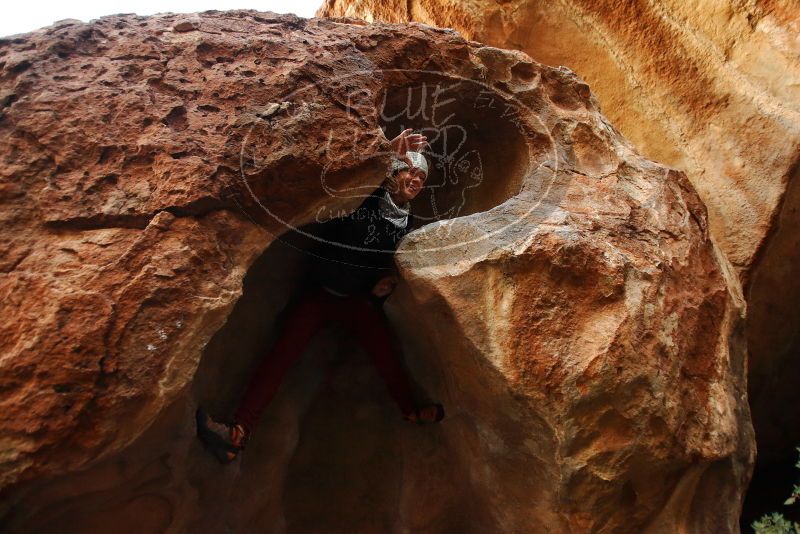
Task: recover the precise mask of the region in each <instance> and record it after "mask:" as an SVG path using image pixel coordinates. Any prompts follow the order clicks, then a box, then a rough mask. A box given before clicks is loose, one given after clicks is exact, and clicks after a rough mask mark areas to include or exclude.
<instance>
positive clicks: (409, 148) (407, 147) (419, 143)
mask: <svg viewBox="0 0 800 534" xmlns="http://www.w3.org/2000/svg"><path fill="white" fill-rule="evenodd" d="M413 131H414V130H413V128H406V129H405V130H403V131H402V132H400V135H398V136H397V137H395V138H394V139H392V140H391V141H389V145H391V147H392V150H393V151H394V153H395V155H396V156H397V157H398V158H399V159H401V160H403V161H405V162H406V163H407V164H408V166H409V167H410V166H411V162H410V161H408V158H407V156H406V152H419V151H420V150H421V149H423V148H425V146H426V145H427V144H428V138H427V137H425V136H424V135H422V134H415V133H412V132H413Z"/></svg>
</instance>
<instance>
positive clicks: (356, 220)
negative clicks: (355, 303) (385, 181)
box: [311, 187, 413, 295]
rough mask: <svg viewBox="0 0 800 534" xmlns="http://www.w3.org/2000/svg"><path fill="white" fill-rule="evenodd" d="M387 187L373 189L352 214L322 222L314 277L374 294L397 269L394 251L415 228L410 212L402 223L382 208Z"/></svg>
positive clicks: (315, 250)
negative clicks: (397, 224)
mask: <svg viewBox="0 0 800 534" xmlns="http://www.w3.org/2000/svg"><path fill="white" fill-rule="evenodd" d="M385 191H386V190H385V189H384V188H383V187H379V188H378V189H376V190H375V191H373V192H372V193H371V194H370V195H369V196H368V197H367V198H366V199H365V200H364V202H363V203H362V204H361V205H360V206H359V207H358V208H357V209H356V210H355V211H354V212H353V213H351V214H350V215H347V216H345V217H339V218H337V219H332V220H330V221H327V222H325V223H323V224H321V225H320V231H319V232H318V233H317V235H318V236H319V237H320V238H321V241H317V242H316V243H315V245H314V247H313V249H312V252H313V254H314V258H313V265H312V270H311V273H312V278H313V280H314V281H315V282H316V283H318V284H320V285H322V286H324V287H328V288H330V289H332V290H333V291H336V292H337V293H343V294H346V295H354V294H370V293H371V291H372V288H373V287H374V286H375V284H376V283H377V282H378V280H380V279H381V278H383V277H384V276H386V275H387V274H390V273H392V272H393V271H394V251H395V249H396V248H397V245H398V244H399V243H400V240H401V239H402V238H403V236H405V235H406V234H407V233H408V232H409V231H410V230H411V228H412V225H413V215H412V214H411V213H409V214H408V222H407V224H406V226H405V227H402V228H401V227H398V226H396V225H395V224H394V223H392V222H391V221H389V220H388V219H386V218H384V217H383V216H382V215H381V212H380V204H379V201H380V199H381V197H382V196H383V194H384V193H385Z"/></svg>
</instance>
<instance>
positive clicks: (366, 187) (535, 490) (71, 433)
mask: <svg viewBox="0 0 800 534" xmlns="http://www.w3.org/2000/svg"><path fill="white" fill-rule="evenodd" d="M196 17H197V18H196V20H197V21H198V24H199V25H200V28H202V31H189V32H173V31H169V30H170V29H171V28H173V27H175V26H176V24H178V23H179V21H181V20H184V19H185V16H180V17H179V16H177V15H158V16H153V17H136V16H132V15H120V16H112V17H104V18H102V19H99V20H97V21H94V22H92V23H91V24H78V23H74V22H70V23H68V24H62V25H55V26H53V27H51V28H48V29H45V30H40V31H37V32H33V33H31V34H27V35H23V36H19V37H15V38H14V39H10V40H5V41H4V42H3V43H2V45H0V54H2V56H0V58H1V59H0V61H2V62H4V70H3V73H2V78H0V94H3V95H6V96H5V97H4V100H3V101H4V102H5V104H4V108H3V110H2V113H3V115H2V119H1V120H0V133H2V135H0V147H2V149H1V150H0V154H2V158H3V165H0V186H1V187H2V189H0V200H1V201H2V203H1V204H0V214H2V217H3V220H4V224H5V227H6V231H5V232H4V233H3V235H2V243H3V248H2V250H4V251H5V252H4V256H3V257H2V258H0V264H2V265H3V274H2V277H0V294H2V297H3V303H4V306H3V310H4V312H5V313H4V317H5V321H4V322H3V326H2V335H1V336H0V347H2V351H1V352H0V353H1V354H2V359H0V391H2V396H0V410H1V411H0V413H2V414H3V418H2V420H1V421H0V425H2V426H1V428H0V436H2V438H0V439H2V445H3V446H2V451H3V454H2V459H0V465H2V472H1V473H0V474H1V475H2V478H1V479H0V481H1V482H2V488H3V490H2V495H3V497H4V498H3V499H2V500H0V502H2V503H3V506H2V508H0V514H1V515H2V517H3V521H4V523H5V524H6V525H9V526H10V528H11V529H16V530H18V531H22V530H28V531H30V530H37V529H40V530H48V529H50V530H52V529H54V528H60V529H61V530H67V531H69V530H70V529H72V531H76V532H80V531H84V532H85V531H90V530H96V529H98V528H101V527H100V526H102V525H109V524H120V525H122V524H124V525H127V524H130V525H133V527H132V528H133V529H134V530H138V531H141V530H146V531H165V530H169V531H191V532H219V531H222V530H225V529H229V530H231V531H238V532H242V531H249V530H258V531H263V530H271V529H275V530H297V531H308V530H313V529H320V528H325V529H327V530H343V531H344V530H346V531H394V530H403V531H414V532H426V531H427V532H442V531H483V532H485V531H495V532H496V531H509V532H524V531H540V530H542V531H543V530H549V531H570V530H604V531H622V530H628V531H646V530H648V529H649V531H660V530H670V531H672V530H680V529H684V530H687V531H688V530H697V531H704V530H709V529H710V528H711V527H710V525H714V528H715V529H716V530H722V531H735V530H736V528H737V527H736V524H737V523H736V522H737V515H738V511H739V507H740V501H741V496H742V491H743V488H744V487H745V486H746V484H747V481H748V478H749V473H750V469H751V466H752V460H753V448H754V445H753V438H752V428H751V424H750V419H749V411H748V406H747V395H746V391H745V377H744V372H745V345H744V341H743V340H742V339H741V337H742V336H741V327H742V322H741V319H742V309H743V303H742V302H743V301H742V297H741V294H740V290H739V285H738V281H737V280H736V277H735V276H734V275H733V274H732V272H733V271H732V268H731V267H730V265H729V264H728V263H727V260H726V259H725V258H724V256H723V255H722V254H721V253H720V252H719V251H718V250H717V249H716V247H715V245H714V243H713V242H712V241H711V239H710V237H709V231H708V227H709V223H708V220H707V215H706V209H705V207H704V205H703V204H702V202H701V200H700V198H699V196H698V194H697V193H696V192H695V190H694V188H693V187H692V185H691V184H690V182H689V181H688V180H687V179H686V177H685V175H684V174H683V173H681V172H679V171H675V170H672V169H669V168H667V167H665V166H663V165H660V164H656V163H653V162H651V161H649V160H647V159H645V158H643V157H642V156H641V155H639V154H638V153H637V152H636V150H635V149H634V148H633V146H632V145H631V144H630V143H629V142H628V141H627V140H626V139H625V138H624V137H622V135H620V134H619V132H618V131H617V130H616V129H615V128H614V127H613V126H612V125H611V124H610V123H609V122H608V120H607V119H606V118H604V117H603V116H602V115H601V114H600V112H599V109H598V105H597V101H596V99H595V97H594V95H593V94H592V93H591V91H590V90H589V88H588V86H587V85H586V83H584V82H583V80H581V79H580V78H579V77H578V76H576V75H575V74H574V73H573V72H571V71H570V70H568V69H565V68H551V67H546V66H544V65H541V64H538V63H536V62H534V61H532V60H531V59H530V58H529V57H528V56H527V55H525V54H523V53H520V52H511V51H504V50H500V49H497V48H492V47H489V46H484V45H481V44H480V43H476V42H467V41H465V40H463V39H462V38H461V37H460V36H458V35H457V34H455V33H454V32H452V31H449V30H441V29H436V28H432V27H429V26H425V25H418V24H414V25H391V24H363V23H361V22H356V21H353V23H350V22H348V21H343V20H324V19H311V20H305V19H300V18H297V17H294V16H278V15H275V14H272V13H258V12H254V11H232V12H224V13H217V12H215V13H205V14H200V15H197V16H196ZM192 20H195V19H192ZM405 127H412V128H416V129H422V130H423V131H426V132H427V133H428V134H429V135H428V137H429V139H430V140H431V149H430V153H429V158H430V159H431V174H430V176H429V177H428V181H427V182H426V193H425V194H424V195H421V196H420V197H419V199H418V202H417V203H416V204H415V205H414V212H415V214H417V215H418V216H419V217H420V218H421V220H422V221H423V222H426V223H428V224H425V226H423V227H421V228H419V229H417V230H416V231H414V232H412V233H411V234H409V235H408V236H407V237H406V238H405V239H404V241H403V242H402V244H401V246H400V249H399V250H398V253H397V263H398V265H399V267H400V270H401V273H402V275H403V280H402V281H401V283H400V284H399V286H398V288H397V289H396V293H395V294H394V295H393V296H392V297H390V299H389V300H388V301H387V303H386V309H387V313H388V314H389V315H390V317H391V318H392V320H393V321H394V323H395V326H396V327H397V329H398V332H400V334H401V338H402V343H403V347H404V349H405V353H406V355H407V363H408V367H409V369H410V370H411V372H412V374H413V375H414V376H415V377H416V379H417V381H418V382H419V386H420V387H421V388H422V389H424V390H425V391H426V392H427V394H429V395H430V396H432V397H436V398H437V399H440V400H441V401H442V402H443V403H444V405H445V407H446V410H447V413H448V417H447V418H446V419H445V421H443V422H442V424H441V425H438V426H436V427H422V428H416V427H413V428H411V427H410V426H408V425H406V424H405V423H404V422H403V421H402V419H401V418H400V416H399V414H398V413H397V411H396V408H395V407H394V406H392V405H391V402H390V401H389V400H388V398H387V397H386V393H385V391H384V390H383V387H382V384H381V383H380V381H379V380H378V379H377V377H376V376H375V375H374V371H373V370H372V369H371V367H370V366H369V362H367V361H366V360H365V358H364V356H363V354H360V353H359V352H358V351H353V350H350V347H349V346H348V345H345V348H344V349H340V352H339V353H338V354H341V355H344V356H345V357H344V358H342V359H341V361H339V360H335V359H334V360H331V361H329V360H324V361H322V362H321V361H320V358H328V357H329V355H330V354H332V353H333V351H332V350H331V344H330V343H331V341H332V340H333V338H330V337H323V338H322V339H321V341H320V342H319V343H316V344H314V345H313V347H312V348H310V350H309V353H308V359H306V360H304V362H303V363H302V364H300V365H299V366H298V368H297V369H295V370H294V371H293V373H292V374H291V375H290V376H288V377H287V381H286V383H285V385H284V389H283V393H282V395H281V396H280V398H279V399H277V400H276V402H275V404H274V406H271V408H270V411H269V413H268V414H267V416H266V417H265V421H264V422H263V424H262V425H261V426H260V427H259V429H258V430H257V431H256V433H255V435H254V439H253V441H252V442H251V443H249V444H248V449H247V451H246V452H245V453H244V454H243V458H242V460H241V463H240V464H238V465H239V470H237V468H236V466H229V467H227V468H225V470H223V468H221V467H220V466H218V465H217V464H215V463H214V461H213V459H211V458H210V456H209V455H207V454H206V453H205V451H203V450H202V449H201V447H200V445H199V442H198V441H197V440H196V438H195V436H194V429H193V428H192V418H191V414H192V412H193V408H194V406H195V405H196V403H197V402H204V403H212V404H214V411H215V412H220V413H222V412H225V411H228V410H230V408H231V407H232V405H233V404H234V403H235V402H236V400H237V395H238V394H239V393H240V392H241V387H242V385H243V383H244V382H245V380H246V377H247V374H248V371H249V369H251V368H252V366H253V365H254V364H255V363H256V362H257V359H258V357H259V356H260V355H261V354H262V353H263V350H264V345H265V343H266V341H265V340H266V338H267V337H269V336H267V335H266V334H267V333H268V332H270V329H271V328H272V327H273V325H274V324H275V318H276V315H277V313H278V312H279V311H280V309H281V307H282V306H283V304H284V303H285V302H286V300H287V298H288V297H289V295H290V293H291V287H292V285H293V284H297V283H301V275H302V267H303V262H304V256H303V254H302V252H300V251H298V250H295V249H292V248H290V247H285V245H284V244H283V243H282V242H280V241H279V240H276V239H275V235H277V234H280V233H284V232H286V230H287V229H296V228H299V227H301V226H302V225H305V224H306V223H314V221H315V220H318V217H319V214H320V213H336V212H340V211H342V210H352V209H353V208H355V207H356V206H357V205H358V204H359V202H360V201H359V198H362V197H363V194H364V192H369V191H371V190H372V189H374V188H375V187H376V186H377V185H378V184H380V182H381V181H382V180H383V177H384V176H385V172H386V169H387V165H388V161H389V157H388V154H387V150H388V143H387V141H386V136H389V137H391V136H393V135H395V134H396V133H397V132H398V131H399V130H400V129H402V128H405ZM381 128H383V129H385V130H386V135H384V133H383V132H382V130H381ZM426 129H427V130H426ZM359 195H361V196H359ZM303 228H308V227H306V226H303ZM295 234H296V231H295V230H292V231H291V232H288V233H286V234H285V235H286V236H292V235H295ZM287 239H288V237H287ZM299 248H300V249H302V247H299ZM245 273H248V276H247V278H246V279H245ZM243 279H245V281H244V290H243ZM278 324H279V323H278ZM326 362H327V363H329V364H331V365H332V371H330V372H329V373H328V375H325V376H323V373H322V371H321V370H320V364H321V363H326ZM331 362H332V363H331ZM320 382H322V383H323V387H322V388H321V392H319V391H320V387H319V386H320V384H319V383H320ZM322 525H324V527H323V526H322ZM120 530H124V528H123V527H122V526H121V527H120Z"/></svg>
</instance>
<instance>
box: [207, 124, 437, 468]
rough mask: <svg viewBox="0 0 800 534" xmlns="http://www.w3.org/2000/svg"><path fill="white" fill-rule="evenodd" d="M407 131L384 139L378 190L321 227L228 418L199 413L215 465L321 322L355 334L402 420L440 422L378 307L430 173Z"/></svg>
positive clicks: (237, 446) (234, 448)
mask: <svg viewBox="0 0 800 534" xmlns="http://www.w3.org/2000/svg"><path fill="white" fill-rule="evenodd" d="M412 132H413V130H411V129H407V130H404V131H403V132H401V133H400V135H398V136H397V137H395V138H394V139H392V140H391V141H390V145H391V147H392V151H393V157H392V163H391V167H390V170H389V173H388V175H387V177H386V179H385V180H384V181H383V183H382V184H381V185H380V187H378V188H377V189H376V190H375V191H374V192H373V193H371V194H370V195H369V196H368V197H367V198H366V200H364V202H363V203H362V204H361V206H360V207H359V208H357V209H356V210H355V211H354V212H353V213H352V214H350V215H347V216H344V217H340V218H336V219H332V220H331V221H328V222H325V223H323V224H322V225H321V228H322V231H321V233H320V236H319V237H320V238H321V239H320V241H319V242H318V244H317V245H316V247H315V249H314V256H315V261H314V263H313V268H312V270H311V272H312V283H311V284H308V285H307V286H306V287H305V288H304V290H303V292H302V293H301V294H300V295H299V298H298V299H297V300H296V301H295V302H294V303H293V304H290V305H289V306H288V307H287V310H286V312H287V313H286V317H285V323H284V324H283V328H282V331H281V334H280V336H279V338H278V340H277V341H276V342H275V344H274V345H273V347H272V350H271V351H270V354H269V355H268V356H267V357H266V358H265V359H264V360H263V362H262V363H261V364H260V366H259V367H258V369H257V370H256V372H255V374H254V375H253V377H252V378H251V380H250V384H249V385H248V387H247V390H246V391H245V393H244V395H243V397H242V399H241V401H240V403H239V406H238V408H237V410H236V413H235V415H234V417H233V421H232V422H230V423H225V422H220V421H217V420H215V419H214V418H212V417H210V416H209V415H208V413H207V412H206V411H205V410H204V409H203V408H202V407H200V408H198V409H197V412H196V422H197V435H198V437H199V438H200V439H201V440H202V441H203V443H204V444H205V446H206V447H207V448H208V449H209V450H210V451H211V452H212V453H213V454H214V456H216V458H217V459H218V460H219V461H220V462H221V463H228V462H231V461H232V460H234V459H235V458H236V456H237V454H238V452H239V451H241V450H243V449H244V447H245V445H246V443H247V441H248V440H249V438H250V436H251V435H252V432H253V430H254V429H255V426H256V422H257V421H258V419H259V417H260V415H261V413H262V412H263V411H264V409H265V408H266V406H267V405H268V404H269V402H270V400H272V398H273V397H274V396H275V394H276V393H277V390H278V387H279V386H280V383H281V380H282V378H283V376H284V375H285V374H286V372H287V371H288V370H289V369H290V368H291V366H292V365H293V364H294V363H295V362H296V361H297V360H298V359H299V358H300V356H301V355H302V353H303V350H304V348H305V347H306V345H307V344H308V342H309V341H310V340H311V338H312V337H313V336H314V334H315V333H316V332H317V331H319V330H320V329H321V328H322V327H324V326H326V325H327V324H335V325H337V326H339V327H342V328H344V329H346V330H348V331H349V332H350V333H352V334H353V335H354V336H355V338H356V340H357V341H358V342H359V344H360V345H361V347H362V348H363V349H364V350H365V351H366V352H367V354H368V355H369V356H370V358H371V360H372V362H373V364H374V365H375V367H376V369H377V371H378V373H379V374H380V376H381V378H382V379H383V380H384V383H385V384H386V387H387V389H388V390H389V393H390V395H391V396H392V398H393V400H394V401H395V403H396V404H397V405H398V407H399V408H400V411H401V413H402V415H403V417H404V419H405V420H406V421H409V422H413V423H416V424H426V423H438V422H439V421H441V420H442V419H443V417H444V408H443V407H442V405H441V404H439V403H435V404H425V405H424V406H421V407H420V406H417V404H416V403H415V402H414V400H413V398H412V395H411V385H410V380H409V377H408V376H407V375H406V373H405V371H404V369H403V366H402V365H401V362H400V360H399V358H400V356H399V355H398V354H396V353H395V351H394V350H393V348H392V343H391V341H392V331H391V329H390V326H389V323H388V320H387V318H386V315H385V312H384V311H383V302H384V301H385V299H386V298H387V297H388V296H389V294H390V293H391V292H392V291H393V290H394V287H395V285H396V284H397V274H396V272H395V268H394V258H393V253H394V250H395V249H396V248H397V245H398V243H399V241H400V239H401V238H402V237H403V236H404V235H405V234H406V233H408V232H409V231H410V229H411V226H412V223H413V215H412V214H411V213H410V202H409V201H410V200H412V199H413V198H414V197H416V196H417V195H418V194H419V193H420V191H421V190H422V188H423V186H424V183H425V179H426V178H427V174H428V164H427V160H426V158H425V156H424V155H422V154H421V153H420V152H419V150H421V149H422V148H423V147H425V146H426V145H427V138H426V137H425V136H423V135H421V134H414V133H412Z"/></svg>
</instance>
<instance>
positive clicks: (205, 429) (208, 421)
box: [195, 407, 249, 464]
mask: <svg viewBox="0 0 800 534" xmlns="http://www.w3.org/2000/svg"><path fill="white" fill-rule="evenodd" d="M195 421H196V422H197V437H199V438H200V441H202V442H203V445H204V446H205V447H206V449H207V450H208V451H209V452H211V454H213V455H214V457H215V458H216V459H217V460H218V461H219V462H220V463H222V464H227V463H230V462H232V461H233V460H235V459H236V457H237V456H238V454H239V452H240V451H242V450H244V446H245V444H246V442H247V439H248V437H249V436H248V435H247V431H246V430H245V429H244V427H243V426H242V425H237V424H227V423H221V422H219V421H215V420H214V419H212V418H211V416H210V415H208V413H207V412H206V411H205V410H204V409H203V408H202V407H200V408H198V409H197V412H196V413H195Z"/></svg>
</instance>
